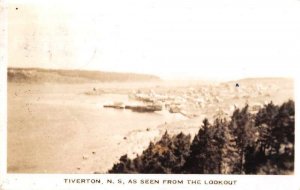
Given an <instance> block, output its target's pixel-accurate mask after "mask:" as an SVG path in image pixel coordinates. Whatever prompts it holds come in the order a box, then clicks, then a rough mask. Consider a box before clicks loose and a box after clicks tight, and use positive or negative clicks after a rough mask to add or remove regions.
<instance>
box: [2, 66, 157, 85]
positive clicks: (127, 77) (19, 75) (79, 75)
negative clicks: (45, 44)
mask: <svg viewBox="0 0 300 190" xmlns="http://www.w3.org/2000/svg"><path fill="white" fill-rule="evenodd" d="M7 80H8V82H21V83H25V82H26V83H45V82H49V83H91V82H129V81H159V80H161V79H160V78H159V77H157V76H154V75H147V74H136V73H117V72H103V71H87V70H59V69H41V68H8V69H7Z"/></svg>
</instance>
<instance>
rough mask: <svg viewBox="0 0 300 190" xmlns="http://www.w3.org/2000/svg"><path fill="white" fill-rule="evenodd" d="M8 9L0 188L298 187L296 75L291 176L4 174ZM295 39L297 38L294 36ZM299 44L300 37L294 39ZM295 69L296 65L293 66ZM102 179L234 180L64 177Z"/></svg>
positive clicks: (1, 75) (0, 59)
mask: <svg viewBox="0 0 300 190" xmlns="http://www.w3.org/2000/svg"><path fill="white" fill-rule="evenodd" d="M0 2H1V6H2V7H4V5H5V4H4V1H3V0H1V1H0ZM6 16H7V9H6V8H4V9H2V11H1V12H0V19H1V22H0V27H1V28H0V29H1V31H0V40H1V41H0V42H1V43H0V99H1V107H0V134H1V136H0V140H1V142H0V143H1V148H0V155H1V156H0V161H1V162H0V189H1V190H2V189H5V190H9V189H12V190H15V189H22V190H23V189H25V190H26V189H31V190H34V189H49V190H50V189H51V190H53V189H119V188H120V189H141V188H143V189H145V190H146V189H172V190H177V189H180V190H181V189H183V188H186V189H201V188H202V189H222V190H223V189H245V190H247V189H249V190H250V189H251V190H253V189H272V190H279V189H289V190H293V189H294V190H299V189H300V181H299V179H300V175H299V174H300V164H299V162H297V161H299V160H300V159H299V158H300V153H299V148H300V145H299V142H300V141H299V138H298V135H299V134H300V129H299V126H298V122H297V118H299V111H298V108H299V102H298V101H297V99H298V98H297V97H298V96H299V88H298V86H299V85H300V84H299V76H296V77H295V78H294V79H295V99H296V100H295V102H296V125H295V130H296V131H295V135H296V137H297V138H296V143H295V147H296V154H295V173H294V175H292V176H272V175H269V176H261V175H247V176H242V175H116V174H113V175H109V174H100V175H81V174H42V175H40V174H7V172H6V171H7V170H6V168H7V162H6V161H7V152H6V151H7V78H6V76H7V71H6V70H7V69H6V68H7V52H6V51H7V35H8V32H7V19H6V18H7V17H6ZM296 40H297V39H296ZM297 44H298V45H299V44H300V40H299V39H298V40H297ZM295 69H296V68H295ZM66 178H68V179H101V180H102V181H106V180H108V179H114V180H117V179H123V180H124V181H127V180H129V179H137V180H141V179H160V181H162V180H164V179H178V180H185V181H186V180H192V179H195V180H196V179H198V180H199V179H200V180H201V181H202V183H203V182H204V180H211V179H214V180H237V183H236V185H234V186H226V185H204V184H202V185H186V184H185V185H130V184H126V185H108V184H66V183H64V179H66Z"/></svg>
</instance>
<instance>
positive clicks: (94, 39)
mask: <svg viewBox="0 0 300 190" xmlns="http://www.w3.org/2000/svg"><path fill="white" fill-rule="evenodd" d="M9 2H10V4H9V14H8V18H9V28H8V29H9V39H8V40H9V42H8V43H9V47H8V53H9V61H8V65H9V66H10V67H43V68H61V69H86V70H104V71H120V72H138V73H150V74H156V75H159V76H161V77H165V78H170V77H179V76H180V77H183V78H226V79H233V78H243V77H255V76H293V75H295V67H296V66H297V64H300V53H299V52H300V1H299V0H251V1H250V0H248V1H243V0H202V1H199V0H109V1H106V0H105V1H104V0H101V1H91V0H85V1H81V3H76V2H74V1H66V0H59V1H58V0H57V1H51V2H50V1H41V0H39V1H20V0H13V1H12V0H11V1H9Z"/></svg>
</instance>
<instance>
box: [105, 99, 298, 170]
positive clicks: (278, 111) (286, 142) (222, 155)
mask: <svg viewBox="0 0 300 190" xmlns="http://www.w3.org/2000/svg"><path fill="white" fill-rule="evenodd" d="M294 116H295V105H294V101H292V100H290V101H288V102H286V103H283V104H282V105H281V106H276V105H274V104H273V103H269V104H268V105H265V106H264V107H263V108H261V109H260V110H259V111H258V113H256V114H251V113H249V111H248V106H245V107H244V108H243V109H241V110H240V109H237V110H235V111H234V113H233V114H232V116H231V119H230V121H227V120H226V119H222V118H218V119H216V120H215V121H214V123H213V124H210V123H209V122H208V120H207V119H205V120H204V121H203V124H202V127H201V128H200V130H199V132H198V134H197V135H196V136H195V137H194V139H193V140H192V141H191V136H190V135H185V134H183V133H180V134H178V135H175V136H173V137H171V136H170V135H169V134H168V133H167V132H166V133H165V134H164V135H163V136H162V138H161V140H160V141H158V142H156V143H155V144H154V143H153V142H150V145H149V147H148V148H147V149H146V150H144V151H143V153H142V155H140V156H139V155H138V156H137V157H136V158H134V159H133V160H132V159H129V158H128V157H127V155H124V156H122V157H121V158H120V162H119V163H117V164H115V165H114V166H113V168H112V169H111V170H109V173H163V174H169V173H195V174H292V173H293V171H294V141H295V133H294V131H295V117H294Z"/></svg>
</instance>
